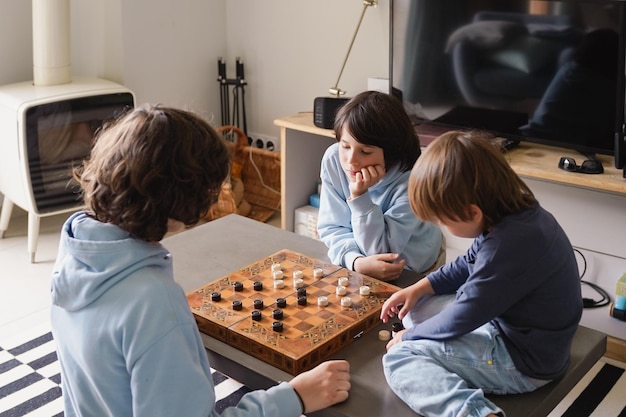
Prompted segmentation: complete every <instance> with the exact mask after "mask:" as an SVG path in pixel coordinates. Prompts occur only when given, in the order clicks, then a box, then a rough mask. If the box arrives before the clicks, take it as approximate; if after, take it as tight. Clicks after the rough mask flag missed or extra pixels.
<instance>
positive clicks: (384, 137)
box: [333, 91, 421, 172]
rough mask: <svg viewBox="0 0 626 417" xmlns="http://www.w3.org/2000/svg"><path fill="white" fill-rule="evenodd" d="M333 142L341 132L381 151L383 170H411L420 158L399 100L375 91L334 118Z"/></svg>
mask: <svg viewBox="0 0 626 417" xmlns="http://www.w3.org/2000/svg"><path fill="white" fill-rule="evenodd" d="M333 128H334V131H335V138H336V139H337V140H338V141H339V140H341V135H342V134H343V129H344V128H345V129H346V130H347V131H348V132H350V134H351V135H352V136H353V137H354V139H356V141H357V142H359V143H362V144H364V145H372V146H376V147H379V148H381V149H382V150H383V155H384V158H385V167H386V168H387V169H389V168H391V167H392V166H394V165H399V166H400V171H402V172H405V171H409V170H410V169H411V168H413V164H415V161H417V158H419V156H420V154H421V149H420V142H419V138H418V136H417V133H416V132H415V128H414V127H413V123H412V122H411V119H410V117H409V115H408V114H407V112H406V110H404V105H403V104H402V102H401V101H400V99H398V98H396V97H394V96H392V95H389V94H385V93H381V92H379V91H364V92H362V93H359V94H357V95H356V96H354V97H353V98H352V99H350V101H348V102H347V103H346V104H344V105H343V106H342V107H341V108H340V109H339V111H338V112H337V116H336V117H335V124H334V126H333Z"/></svg>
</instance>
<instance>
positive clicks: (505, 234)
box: [402, 205, 582, 379]
mask: <svg viewBox="0 0 626 417" xmlns="http://www.w3.org/2000/svg"><path fill="white" fill-rule="evenodd" d="M426 279H428V280H429V281H430V283H431V285H432V287H433V289H434V291H435V293H436V294H451V293H455V292H456V299H455V301H453V302H452V303H450V304H449V305H448V306H447V307H446V308H444V309H443V310H442V311H441V312H440V313H439V314H437V315H435V316H433V317H431V318H430V319H428V320H426V321H424V322H422V323H419V324H417V325H416V326H414V327H412V328H411V329H409V330H408V331H407V332H406V333H405V334H404V335H403V337H402V338H403V340H410V339H434V340H445V339H450V338H455V337H458V336H461V335H464V334H466V333H468V332H471V331H472V330H474V329H476V328H478V327H480V326H482V325H483V324H485V323H488V322H491V323H493V324H494V325H495V326H496V327H497V328H498V329H499V330H500V332H501V334H502V335H503V337H504V341H505V343H506V346H507V349H508V351H509V354H510V355H511V357H512V359H513V361H514V363H515V366H516V368H517V369H518V370H519V371H520V372H522V373H523V374H525V375H527V376H530V377H533V378H538V379H554V378H558V377H559V376H561V375H563V373H565V371H566V369H567V366H568V364H569V352H570V348H571V343H572V339H573V338H574V333H575V332H576V329H577V327H578V323H579V321H580V317H581V315H582V296H581V289H580V278H579V275H578V266H577V263H576V259H575V256H574V251H573V249H572V246H571V244H570V242H569V240H568V238H567V236H566V235H565V232H564V231H563V229H561V227H560V226H559V224H558V223H557V221H556V220H555V219H554V217H553V216H552V215H551V214H550V213H548V212H547V211H545V210H544V209H543V208H541V207H540V206H539V205H537V206H536V207H535V208H533V209H529V210H525V211H523V212H521V213H519V214H515V215H510V216H507V217H505V218H504V219H503V220H502V221H500V222H499V223H498V224H497V225H495V226H494V227H493V229H492V230H491V231H490V232H489V233H486V234H484V235H482V236H479V237H478V238H476V239H475V240H474V242H473V243H472V245H471V247H470V248H469V249H468V251H467V253H466V254H465V255H464V256H459V257H458V258H457V259H456V260H455V261H454V262H451V263H449V264H447V265H445V266H443V267H441V268H440V269H438V270H437V271H435V272H433V273H431V274H429V275H428V276H427V277H426Z"/></svg>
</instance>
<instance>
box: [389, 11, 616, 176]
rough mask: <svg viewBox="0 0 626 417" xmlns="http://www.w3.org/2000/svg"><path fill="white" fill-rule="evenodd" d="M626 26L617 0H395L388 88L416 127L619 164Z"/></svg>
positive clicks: (391, 20)
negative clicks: (609, 158) (475, 132)
mask: <svg viewBox="0 0 626 417" xmlns="http://www.w3.org/2000/svg"><path fill="white" fill-rule="evenodd" d="M625 25H626V3H624V2H621V1H616V0H567V1H552V0H505V1H503V0H469V1H463V2H459V1H457V0H436V1H434V0H391V1H390V47H389V49H390V69H389V78H390V90H391V91H392V92H393V93H394V94H396V95H398V96H400V97H401V98H402V99H403V100H404V102H405V107H406V108H407V110H408V111H409V114H411V116H412V117H413V118H414V120H415V122H416V124H418V125H420V126H431V127H436V128H441V129H442V130H451V129H459V128H460V129H481V130H485V131H488V132H490V133H492V134H494V135H495V136H498V137H503V138H507V139H511V140H515V141H530V142H536V143H543V144H547V145H553V146H559V147H563V148H569V149H572V150H576V151H578V152H581V153H583V154H585V155H587V156H591V157H593V155H594V154H604V155H614V156H615V166H616V167H617V168H622V167H623V166H624V159H625V156H626V155H625V150H624V148H626V146H624V120H625V117H624V107H625V106H624V100H625V87H624V61H625V58H624V48H625V39H626V29H625V28H624V26H625ZM418 131H419V130H418Z"/></svg>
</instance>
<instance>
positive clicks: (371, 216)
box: [317, 91, 445, 281]
mask: <svg viewBox="0 0 626 417" xmlns="http://www.w3.org/2000/svg"><path fill="white" fill-rule="evenodd" d="M334 129H335V136H336V138H337V143H336V144H333V145H331V146H330V147H329V148H328V149H327V150H326V153H325V154H324V157H323V158H322V165H321V178H322V190H321V195H320V209H319V215H318V219H317V229H318V232H319V236H320V239H321V240H322V242H324V244H326V246H327V247H328V257H329V258H330V260H331V261H332V262H333V263H335V264H337V265H341V266H343V267H345V268H348V269H351V270H353V271H356V272H359V273H362V274H365V275H369V276H371V277H374V278H378V279H380V280H383V281H391V280H395V279H396V278H398V277H399V276H400V274H401V273H402V270H403V269H405V268H406V269H409V270H411V271H414V272H417V273H419V274H421V275H422V276H423V275H425V274H426V273H427V272H428V271H430V270H433V269H435V268H436V267H438V266H439V265H442V264H443V263H444V262H445V243H444V241H443V236H442V233H441V230H440V229H439V228H438V227H437V226H436V225H434V224H432V223H430V222H424V221H422V220H420V219H418V218H417V217H416V216H415V214H414V213H413V212H412V211H411V207H410V204H409V195H408V191H407V186H408V180H409V171H410V170H411V168H413V164H414V163H415V161H416V160H417V158H418V157H419V156H420V153H421V150H420V143H419V139H418V137H417V135H416V133H415V129H414V127H413V125H412V123H411V120H410V118H409V116H408V114H407V113H406V112H405V110H404V107H403V105H402V102H401V101H400V100H398V99H396V98H395V97H393V96H390V95H388V94H384V93H380V92H377V91H365V92H363V93H360V94H358V95H356V96H355V97H354V98H352V99H351V100H350V101H349V102H348V103H346V104H345V105H344V106H343V107H341V109H340V110H339V112H338V113H337V117H336V118H335V126H334Z"/></svg>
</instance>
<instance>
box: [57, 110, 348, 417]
mask: <svg viewBox="0 0 626 417" xmlns="http://www.w3.org/2000/svg"><path fill="white" fill-rule="evenodd" d="M228 166H229V155H228V151H227V148H226V146H225V145H224V143H223V142H222V140H221V138H220V137H219V135H218V134H217V133H216V132H215V130H214V129H212V128H211V127H210V126H209V125H208V124H207V123H206V122H205V121H203V120H202V119H200V118H199V117H198V116H196V115H194V114H192V113H190V112H186V111H183V110H177V109H173V108H166V107H148V106H144V107H140V108H137V109H134V110H132V111H130V112H128V113H127V114H126V115H124V116H123V117H121V118H119V119H118V120H116V121H115V122H114V123H112V124H110V125H109V126H107V127H106V128H105V129H104V130H103V131H102V132H101V133H100V134H99V135H98V137H97V139H96V143H95V145H94V147H93V149H92V152H91V155H90V158H89V159H88V160H87V161H85V163H84V165H83V167H82V168H80V169H78V170H76V171H75V178H76V180H77V181H78V182H79V184H80V186H81V188H82V191H83V197H84V201H85V204H86V206H87V211H85V212H79V213H76V214H74V215H72V216H71V217H70V218H69V219H68V220H67V222H66V223H65V224H64V226H63V230H62V234H61V242H60V248H59V254H58V258H57V261H56V264H55V267H54V271H53V275H52V304H53V306H52V311H51V320H52V329H53V334H54V338H55V340H56V343H57V347H58V356H59V362H60V364H61V375H62V380H63V400H64V405H65V416H66V417H72V416H94V417H96V416H97V417H101V416H116V417H120V416H135V417H141V416H151V417H152V416H161V415H162V416H186V417H189V416H202V417H205V416H215V415H218V413H217V412H216V411H215V391H214V386H213V380H212V376H211V370H210V368H209V362H208V359H207V355H206V352H205V348H204V346H203V344H202V341H201V339H200V335H199V333H198V329H197V327H196V324H195V322H194V319H193V316H192V314H191V311H190V309H189V306H188V304H187V299H186V297H185V294H184V292H183V290H182V288H181V287H180V286H179V285H178V284H177V283H176V282H175V281H174V277H173V271H172V259H171V257H170V255H169V253H168V251H167V250H166V249H165V248H164V247H163V246H161V244H160V243H159V241H160V240H161V239H162V238H163V236H164V235H165V233H166V232H168V231H175V230H177V229H180V228H181V227H183V226H184V225H193V224H196V223H197V222H198V221H199V220H200V219H201V218H202V217H203V216H204V214H205V213H206V212H207V210H208V208H209V207H210V205H211V204H213V203H215V201H216V200H217V195H218V191H219V190H220V187H221V184H222V181H223V180H224V179H225V178H226V176H227V174H228ZM216 238H219V237H217V236H216ZM349 389H350V375H349V365H348V363H347V362H345V361H328V362H325V363H323V364H321V365H319V366H318V367H317V368H314V369H313V370H311V371H308V372H305V373H303V374H300V375H298V376H297V377H295V378H293V379H292V380H291V381H289V382H283V383H281V384H279V385H277V386H275V387H272V388H270V389H269V390H267V391H253V392H251V393H249V394H247V395H245V396H244V397H243V398H242V399H241V401H240V403H239V404H238V405H237V406H235V407H231V408H228V409H226V410H225V411H224V412H223V413H222V414H221V415H222V416H272V417H283V416H284V417H297V416H300V415H301V414H302V413H305V412H312V411H315V410H319V409H322V408H325V407H327V406H330V405H332V404H335V403H337V402H341V401H344V400H345V399H346V398H347V397H348V391H349Z"/></svg>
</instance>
